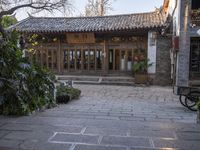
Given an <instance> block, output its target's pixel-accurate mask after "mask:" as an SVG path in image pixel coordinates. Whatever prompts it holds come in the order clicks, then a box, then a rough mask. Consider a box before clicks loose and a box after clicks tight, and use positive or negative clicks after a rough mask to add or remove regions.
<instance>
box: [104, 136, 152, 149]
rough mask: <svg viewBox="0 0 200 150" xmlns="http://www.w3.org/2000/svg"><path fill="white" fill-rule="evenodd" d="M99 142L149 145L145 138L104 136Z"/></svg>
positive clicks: (121, 144) (122, 144)
mask: <svg viewBox="0 0 200 150" xmlns="http://www.w3.org/2000/svg"><path fill="white" fill-rule="evenodd" d="M101 144H105V145H106V144H108V145H120V146H145V147H151V145H150V142H149V140H148V139H147V138H134V137H116V136H104V137H103V139H102V141H101Z"/></svg>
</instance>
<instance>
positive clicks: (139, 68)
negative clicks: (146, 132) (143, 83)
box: [132, 59, 152, 74]
mask: <svg viewBox="0 0 200 150" xmlns="http://www.w3.org/2000/svg"><path fill="white" fill-rule="evenodd" d="M150 66H152V63H149V60H148V59H144V60H140V61H137V62H135V63H134V64H133V67H132V70H133V73H141V74H144V73H147V69H148V67H150Z"/></svg>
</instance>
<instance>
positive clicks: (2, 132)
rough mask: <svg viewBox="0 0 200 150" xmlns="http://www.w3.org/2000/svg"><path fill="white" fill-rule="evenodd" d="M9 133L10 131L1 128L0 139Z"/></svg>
mask: <svg viewBox="0 0 200 150" xmlns="http://www.w3.org/2000/svg"><path fill="white" fill-rule="evenodd" d="M8 133H9V131H3V130H0V139H1V138H2V137H4V136H5V135H7V134H8Z"/></svg>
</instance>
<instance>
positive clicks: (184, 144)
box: [154, 139, 200, 150]
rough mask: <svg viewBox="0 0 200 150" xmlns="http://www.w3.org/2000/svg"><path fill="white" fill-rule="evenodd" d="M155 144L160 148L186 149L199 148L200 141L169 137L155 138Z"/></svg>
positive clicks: (196, 149) (195, 149)
mask: <svg viewBox="0 0 200 150" xmlns="http://www.w3.org/2000/svg"><path fill="white" fill-rule="evenodd" d="M154 146H155V147H158V148H166V147H167V148H178V149H185V150H199V147H200V142H199V140H198V141H186V140H168V139H156V140H154Z"/></svg>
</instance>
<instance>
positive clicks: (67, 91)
mask: <svg viewBox="0 0 200 150" xmlns="http://www.w3.org/2000/svg"><path fill="white" fill-rule="evenodd" d="M80 95H81V91H80V90H79V89H75V88H73V87H67V86H63V85H61V86H58V87H57V93H56V97H57V98H56V99H57V102H58V103H67V102H68V101H69V100H70V99H78V98H79V97H80Z"/></svg>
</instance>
